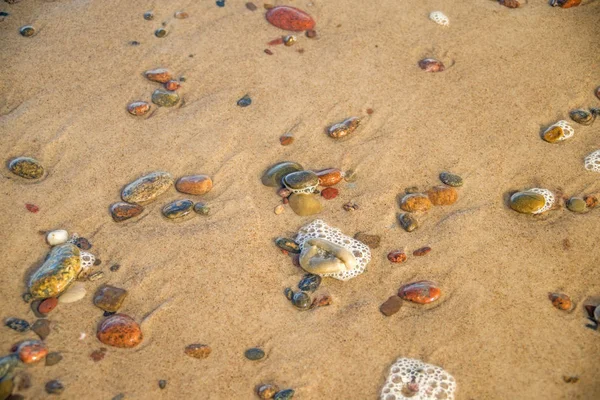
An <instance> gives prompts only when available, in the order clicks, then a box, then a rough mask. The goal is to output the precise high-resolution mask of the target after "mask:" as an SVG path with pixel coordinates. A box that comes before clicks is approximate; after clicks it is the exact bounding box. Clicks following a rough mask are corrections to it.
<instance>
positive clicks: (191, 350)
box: [184, 343, 212, 359]
mask: <svg viewBox="0 0 600 400" xmlns="http://www.w3.org/2000/svg"><path fill="white" fill-rule="evenodd" d="M184 352H185V354H187V355H188V356H190V357H193V358H198V359H204V358H207V357H208V356H209V355H210V353H211V352H212V349H211V348H210V346H209V345H207V344H200V343H194V344H190V345H187V346H186V347H185V350H184Z"/></svg>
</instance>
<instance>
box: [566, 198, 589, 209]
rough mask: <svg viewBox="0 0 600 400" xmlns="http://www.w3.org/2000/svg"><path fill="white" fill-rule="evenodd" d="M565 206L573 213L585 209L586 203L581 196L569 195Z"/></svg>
mask: <svg viewBox="0 0 600 400" xmlns="http://www.w3.org/2000/svg"><path fill="white" fill-rule="evenodd" d="M567 208H568V209H569V210H570V211H573V212H575V213H584V212H586V211H587V204H586V203H585V200H584V199H582V198H581V197H571V198H570V199H569V200H568V201H567Z"/></svg>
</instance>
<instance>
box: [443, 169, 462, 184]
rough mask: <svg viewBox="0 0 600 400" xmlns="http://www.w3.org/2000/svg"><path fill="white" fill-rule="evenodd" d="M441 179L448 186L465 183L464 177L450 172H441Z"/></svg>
mask: <svg viewBox="0 0 600 400" xmlns="http://www.w3.org/2000/svg"><path fill="white" fill-rule="evenodd" d="M440 181H442V183H444V184H446V185H448V186H453V187H459V186H462V185H463V179H462V178H461V177H460V176H458V175H456V174H452V173H450V172H442V173H441V174H440Z"/></svg>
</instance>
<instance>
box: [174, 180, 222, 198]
mask: <svg viewBox="0 0 600 400" xmlns="http://www.w3.org/2000/svg"><path fill="white" fill-rule="evenodd" d="M212 187H213V182H212V179H210V177H209V176H208V175H189V176H182V177H181V178H179V179H178V180H177V182H176V183H175V189H177V191H179V192H181V193H186V194H195V195H203V194H206V193H208V192H210V190H211V189H212Z"/></svg>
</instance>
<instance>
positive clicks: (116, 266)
mask: <svg viewBox="0 0 600 400" xmlns="http://www.w3.org/2000/svg"><path fill="white" fill-rule="evenodd" d="M120 268H121V266H120V265H119V264H114V265H111V266H110V270H111V271H112V272H117V271H118V270H119V269H120Z"/></svg>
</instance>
